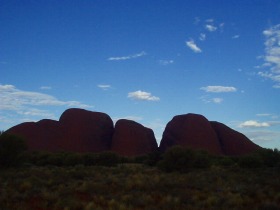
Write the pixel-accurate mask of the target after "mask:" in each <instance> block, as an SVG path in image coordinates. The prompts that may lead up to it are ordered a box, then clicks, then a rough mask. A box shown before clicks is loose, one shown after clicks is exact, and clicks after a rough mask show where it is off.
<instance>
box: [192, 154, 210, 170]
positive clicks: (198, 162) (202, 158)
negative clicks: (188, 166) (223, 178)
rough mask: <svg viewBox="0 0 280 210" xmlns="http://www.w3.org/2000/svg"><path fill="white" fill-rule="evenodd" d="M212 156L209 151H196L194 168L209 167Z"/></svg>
mask: <svg viewBox="0 0 280 210" xmlns="http://www.w3.org/2000/svg"><path fill="white" fill-rule="evenodd" d="M211 161H212V157H211V156H210V154H209V153H208V152H207V151H204V150H201V151H196V152H195V153H194V163H193V167H194V168H209V166H210V165H211Z"/></svg>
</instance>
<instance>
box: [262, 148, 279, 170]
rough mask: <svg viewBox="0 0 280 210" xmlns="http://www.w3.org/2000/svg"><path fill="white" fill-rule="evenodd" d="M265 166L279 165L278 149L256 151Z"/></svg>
mask: <svg viewBox="0 0 280 210" xmlns="http://www.w3.org/2000/svg"><path fill="white" fill-rule="evenodd" d="M257 154H258V155H259V156H260V158H261V159H262V161H263V164H264V166H266V167H280V151H279V150H278V149H274V150H273V149H261V150H259V151H258V152H257Z"/></svg>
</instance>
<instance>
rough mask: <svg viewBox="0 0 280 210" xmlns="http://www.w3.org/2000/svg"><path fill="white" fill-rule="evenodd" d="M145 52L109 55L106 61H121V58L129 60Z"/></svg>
mask: <svg viewBox="0 0 280 210" xmlns="http://www.w3.org/2000/svg"><path fill="white" fill-rule="evenodd" d="M146 54H147V53H146V52H144V51H142V52H140V53H137V54H133V55H127V56H117V57H110V58H108V59H107V60H108V61H123V60H129V59H133V58H139V57H142V56H144V55H146Z"/></svg>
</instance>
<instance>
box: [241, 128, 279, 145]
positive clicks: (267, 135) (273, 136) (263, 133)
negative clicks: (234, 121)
mask: <svg viewBox="0 0 280 210" xmlns="http://www.w3.org/2000/svg"><path fill="white" fill-rule="evenodd" d="M243 133H244V134H245V135H246V136H247V137H248V138H249V139H251V140H252V141H254V142H259V143H264V142H268V141H278V139H279V138H280V132H276V131H270V130H256V131H244V132H243Z"/></svg>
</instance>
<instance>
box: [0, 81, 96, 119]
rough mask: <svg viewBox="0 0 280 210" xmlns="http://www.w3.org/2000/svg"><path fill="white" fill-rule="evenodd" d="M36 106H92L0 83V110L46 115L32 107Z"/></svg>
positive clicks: (44, 112)
mask: <svg viewBox="0 0 280 210" xmlns="http://www.w3.org/2000/svg"><path fill="white" fill-rule="evenodd" d="M36 106H37V107H40V106H66V107H79V108H90V107H92V106H89V105H86V104H82V103H80V102H78V101H61V100H58V99H57V98H55V97H53V96H51V95H47V94H43V93H38V92H31V91H23V90H19V89H17V88H16V87H15V86H13V85H0V111H12V112H15V113H17V114H21V115H31V116H35V115H36V116H39V115H40V116H43V117H45V116H47V115H48V113H47V111H44V110H40V109H37V108H34V107H36Z"/></svg>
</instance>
